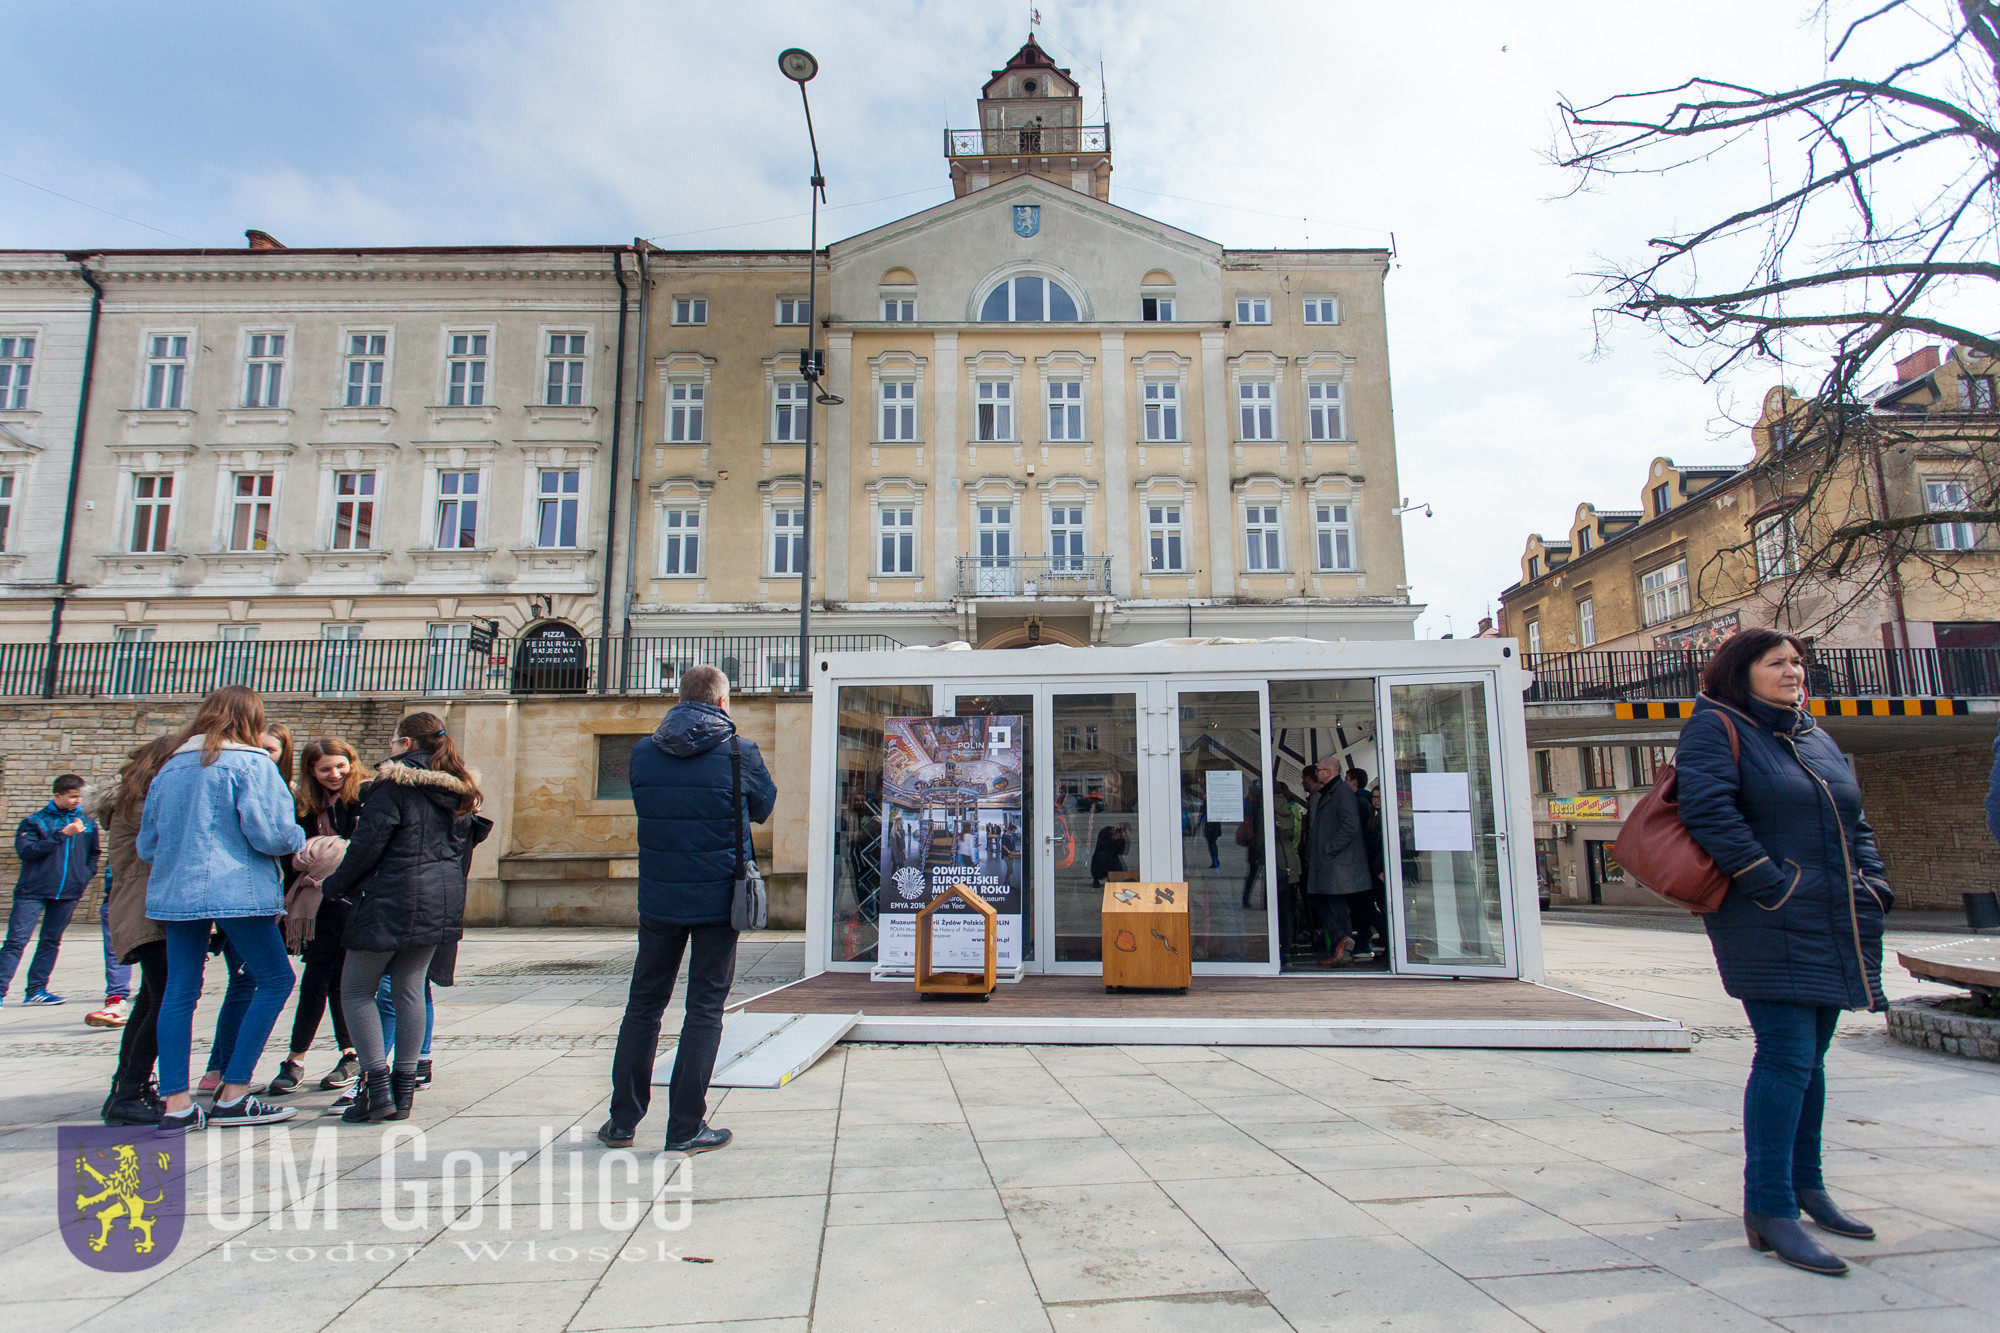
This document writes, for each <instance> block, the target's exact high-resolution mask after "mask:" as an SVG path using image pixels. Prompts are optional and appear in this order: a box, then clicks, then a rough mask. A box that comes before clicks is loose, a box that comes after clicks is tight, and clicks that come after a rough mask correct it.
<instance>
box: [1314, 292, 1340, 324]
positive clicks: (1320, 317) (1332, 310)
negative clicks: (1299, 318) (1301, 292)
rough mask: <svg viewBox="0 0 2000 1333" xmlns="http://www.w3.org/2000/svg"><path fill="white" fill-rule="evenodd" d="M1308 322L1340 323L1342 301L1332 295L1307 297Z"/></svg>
mask: <svg viewBox="0 0 2000 1333" xmlns="http://www.w3.org/2000/svg"><path fill="white" fill-rule="evenodd" d="M1306 323H1308V324H1338V323H1340V302H1339V301H1337V300H1335V299H1334V298H1333V297H1331V296H1309V297H1307V298H1306Z"/></svg>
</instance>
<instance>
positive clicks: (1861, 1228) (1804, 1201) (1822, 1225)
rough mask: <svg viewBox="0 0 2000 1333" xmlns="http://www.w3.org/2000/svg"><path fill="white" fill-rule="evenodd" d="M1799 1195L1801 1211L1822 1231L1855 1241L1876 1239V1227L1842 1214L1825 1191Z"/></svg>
mask: <svg viewBox="0 0 2000 1333" xmlns="http://www.w3.org/2000/svg"><path fill="white" fill-rule="evenodd" d="M1797 1195H1798V1200H1799V1207H1800V1209H1801V1210H1803V1211H1804V1213H1805V1215H1806V1216H1807V1217H1810V1218H1811V1219H1812V1220H1813V1221H1814V1222H1816V1223H1818V1224H1819V1229H1820V1230H1821V1231H1831V1232H1832V1233H1833V1234H1834V1235H1836V1236H1848V1237H1851V1238H1853V1239H1855V1240H1874V1239H1875V1228H1874V1227H1871V1226H1869V1225H1868V1224H1867V1223H1866V1222H1864V1221H1862V1220H1861V1219H1860V1218H1858V1217H1854V1216H1851V1215H1849V1214H1847V1213H1845V1212H1842V1211H1841V1208H1840V1205H1839V1204H1837V1203H1835V1202H1834V1201H1833V1196H1832V1195H1831V1194H1828V1193H1827V1192H1826V1191H1825V1190H1799V1191H1797Z"/></svg>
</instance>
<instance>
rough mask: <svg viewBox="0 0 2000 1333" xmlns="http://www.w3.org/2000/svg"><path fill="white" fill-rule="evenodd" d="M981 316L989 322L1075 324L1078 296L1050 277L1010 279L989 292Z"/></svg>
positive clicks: (981, 307)
mask: <svg viewBox="0 0 2000 1333" xmlns="http://www.w3.org/2000/svg"><path fill="white" fill-rule="evenodd" d="M979 318H980V319H981V320H983V321H986V322H989V323H1021V322H1023V321H1025V322H1029V323H1040V322H1042V321H1044V320H1049V321H1054V322H1057V323H1074V322H1075V321H1076V318H1077V314H1076V298H1075V297H1073V296H1071V295H1070V294H1069V292H1068V291H1067V290H1065V289H1064V287H1063V286H1062V284H1061V283H1058V282H1056V281H1054V280H1053V279H1050V278H1036V277H1029V276H1022V277H1018V278H1009V279H1008V280H1007V281H1005V282H1003V283H1001V284H1000V285H999V286H998V287H995V288H994V289H993V290H992V291H991V292H989V293H988V294H987V297H986V303H985V304H984V305H982V306H980V307H979Z"/></svg>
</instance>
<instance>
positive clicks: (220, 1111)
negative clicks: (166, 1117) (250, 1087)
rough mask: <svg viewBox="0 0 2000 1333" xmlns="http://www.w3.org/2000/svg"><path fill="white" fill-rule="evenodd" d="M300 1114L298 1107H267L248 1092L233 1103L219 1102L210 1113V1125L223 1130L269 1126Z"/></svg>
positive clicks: (255, 1095)
mask: <svg viewBox="0 0 2000 1333" xmlns="http://www.w3.org/2000/svg"><path fill="white" fill-rule="evenodd" d="M298 1113H299V1108H298V1107H296V1106H266V1105H264V1103H262V1102H260V1101H258V1100H257V1094H256V1093H254V1092H246V1093H244V1094H243V1095H242V1096H241V1097H238V1098H237V1099H236V1100H235V1101H233V1102H217V1103H216V1104H215V1105H214V1106H211V1107H210V1108H209V1111H208V1123H209V1124H211V1125H214V1126H216V1127H217V1128H221V1127H222V1126H224V1125H268V1124H272V1123H274V1122H276V1121H279V1120H290V1119H291V1118H292V1117H293V1116H295V1115H297V1114H298Z"/></svg>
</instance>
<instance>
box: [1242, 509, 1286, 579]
mask: <svg viewBox="0 0 2000 1333" xmlns="http://www.w3.org/2000/svg"><path fill="white" fill-rule="evenodd" d="M1243 541H1244V546H1245V547H1246V548H1247V551H1248V555H1249V570H1250V572H1251V573H1253V574H1270V573H1275V572H1276V571H1278V570H1281V569H1283V568H1284V567H1285V566H1284V562H1283V560H1281V559H1280V558H1279V554H1280V543H1279V537H1278V506H1276V505H1254V504H1253V505H1246V506H1245V507H1244V510H1243Z"/></svg>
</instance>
